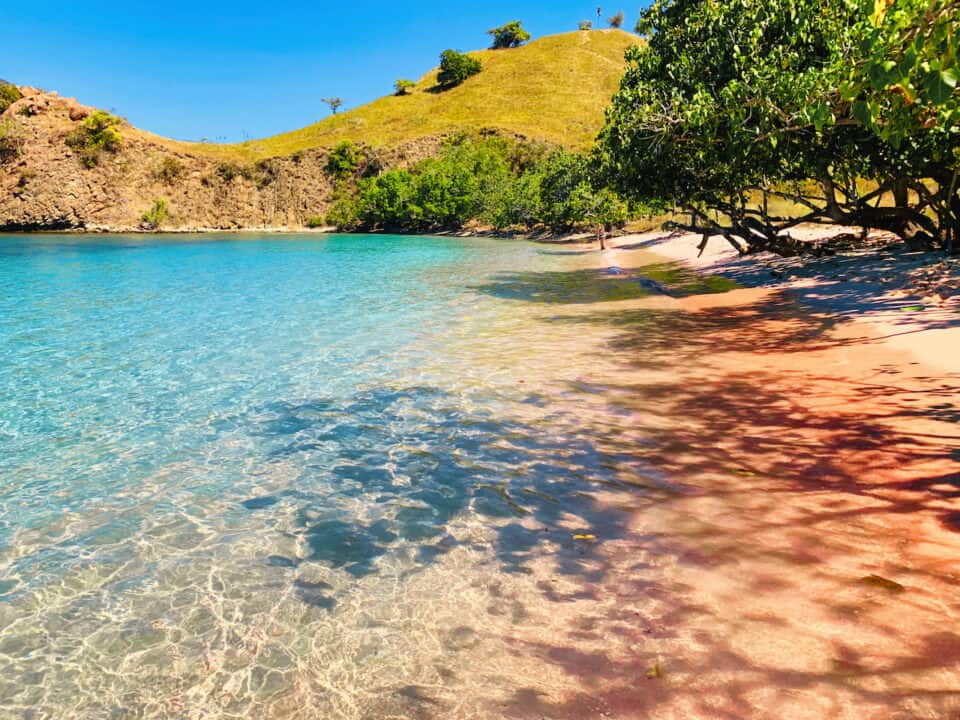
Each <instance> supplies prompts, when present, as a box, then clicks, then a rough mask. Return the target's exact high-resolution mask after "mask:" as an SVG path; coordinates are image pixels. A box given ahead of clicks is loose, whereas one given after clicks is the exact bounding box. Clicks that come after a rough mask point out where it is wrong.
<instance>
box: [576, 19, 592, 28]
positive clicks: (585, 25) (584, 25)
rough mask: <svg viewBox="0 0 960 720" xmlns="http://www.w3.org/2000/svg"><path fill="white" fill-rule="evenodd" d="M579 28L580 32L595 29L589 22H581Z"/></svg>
mask: <svg viewBox="0 0 960 720" xmlns="http://www.w3.org/2000/svg"><path fill="white" fill-rule="evenodd" d="M577 28H578V29H579V30H592V29H593V23H592V22H590V21H589V20H581V21H580V22H579V24H578V25H577Z"/></svg>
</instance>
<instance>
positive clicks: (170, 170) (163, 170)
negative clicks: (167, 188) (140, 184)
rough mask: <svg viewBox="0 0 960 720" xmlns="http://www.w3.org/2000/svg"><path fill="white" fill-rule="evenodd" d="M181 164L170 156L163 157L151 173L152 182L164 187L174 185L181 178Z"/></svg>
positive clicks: (182, 168) (182, 169)
mask: <svg viewBox="0 0 960 720" xmlns="http://www.w3.org/2000/svg"><path fill="white" fill-rule="evenodd" d="M183 171H184V166H183V163H182V162H180V161H179V160H177V159H176V158H175V157H171V156H170V155H164V156H163V159H162V160H161V161H160V163H159V165H158V166H157V167H156V168H155V169H154V171H153V178H154V180H156V181H158V182H161V183H163V184H164V185H174V184H176V182H177V180H179V179H180V178H181V177H182V176H183Z"/></svg>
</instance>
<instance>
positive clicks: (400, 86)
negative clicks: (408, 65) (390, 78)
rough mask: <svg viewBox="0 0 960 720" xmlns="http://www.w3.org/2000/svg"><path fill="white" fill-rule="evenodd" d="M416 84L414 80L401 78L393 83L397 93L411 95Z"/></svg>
mask: <svg viewBox="0 0 960 720" xmlns="http://www.w3.org/2000/svg"><path fill="white" fill-rule="evenodd" d="M416 86H417V84H416V83H415V82H414V81H413V80H407V79H405V78H401V79H400V80H397V81H396V82H395V83H394V84H393V89H394V93H395V94H396V95H409V94H410V93H411V92H413V88H415V87H416Z"/></svg>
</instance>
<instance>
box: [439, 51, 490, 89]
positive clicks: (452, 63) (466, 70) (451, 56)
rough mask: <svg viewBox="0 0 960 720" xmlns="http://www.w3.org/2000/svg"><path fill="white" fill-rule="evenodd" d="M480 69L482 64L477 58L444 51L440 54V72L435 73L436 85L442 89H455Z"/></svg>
mask: <svg viewBox="0 0 960 720" xmlns="http://www.w3.org/2000/svg"><path fill="white" fill-rule="evenodd" d="M482 69H483V64H482V63H481V62H480V60H479V59H478V58H474V57H470V56H469V55H467V54H465V53H461V52H457V51H456V50H444V51H443V52H442V53H440V72H439V73H437V83H438V84H439V85H440V87H443V88H451V87H455V86H457V85H459V84H460V83H462V82H463V81H464V80H466V79H467V78H468V77H470V76H471V75H476V74H477V73H478V72H480V71H481V70H482Z"/></svg>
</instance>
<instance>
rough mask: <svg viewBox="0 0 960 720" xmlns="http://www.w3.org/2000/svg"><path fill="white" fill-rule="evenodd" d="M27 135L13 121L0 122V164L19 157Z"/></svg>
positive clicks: (18, 124) (21, 127) (20, 126)
mask: <svg viewBox="0 0 960 720" xmlns="http://www.w3.org/2000/svg"><path fill="white" fill-rule="evenodd" d="M26 141H27V134H26V131H25V130H24V128H23V126H22V125H20V123H18V122H14V121H13V120H2V121H0V164H3V163H7V162H11V161H13V160H16V159H17V158H18V157H20V154H21V153H22V152H23V146H24V145H25V144H26Z"/></svg>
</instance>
